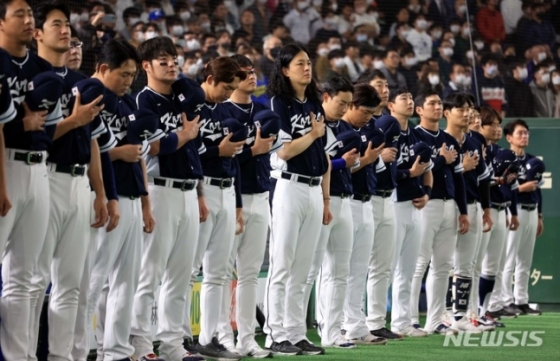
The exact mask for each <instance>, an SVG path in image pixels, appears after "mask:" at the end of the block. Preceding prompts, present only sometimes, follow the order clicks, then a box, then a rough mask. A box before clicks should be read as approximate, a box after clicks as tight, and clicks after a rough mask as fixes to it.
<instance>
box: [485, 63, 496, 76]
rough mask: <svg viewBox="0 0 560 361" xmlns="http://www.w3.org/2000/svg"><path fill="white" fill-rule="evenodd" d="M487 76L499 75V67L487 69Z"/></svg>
mask: <svg viewBox="0 0 560 361" xmlns="http://www.w3.org/2000/svg"><path fill="white" fill-rule="evenodd" d="M486 74H488V75H490V76H494V75H496V74H498V67H497V66H496V65H489V66H488V67H487V68H486Z"/></svg>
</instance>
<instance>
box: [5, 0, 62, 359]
mask: <svg viewBox="0 0 560 361" xmlns="http://www.w3.org/2000/svg"><path fill="white" fill-rule="evenodd" d="M1 6H2V9H3V12H2V19H1V21H0V47H1V48H3V49H4V50H5V51H6V52H7V53H9V55H11V57H12V58H11V61H10V64H9V65H8V66H6V67H2V75H4V77H3V78H5V79H6V81H7V83H4V84H3V89H4V91H8V92H10V93H11V95H12V98H13V101H14V105H15V109H16V112H17V115H16V116H15V118H14V119H13V120H12V121H10V122H8V123H6V124H4V126H3V136H4V140H5V147H6V150H5V154H4V157H5V158H3V160H4V159H5V176H4V178H5V183H4V184H3V185H0V189H1V188H4V189H5V192H2V193H3V194H2V199H1V202H2V203H1V204H2V208H3V211H2V216H3V217H0V250H1V251H2V252H3V255H4V257H3V265H2V279H3V284H2V300H1V304H0V316H1V318H2V326H1V330H0V343H1V344H2V350H3V352H4V356H5V358H6V359H7V360H26V359H27V350H28V348H29V345H30V334H29V324H30V321H31V314H32V312H33V311H32V310H33V307H32V305H31V297H32V296H31V294H30V293H31V286H32V276H33V269H34V267H35V265H36V264H37V260H38V257H39V254H40V252H41V249H42V247H43V243H44V238H45V234H46V232H47V227H48V217H45V215H47V214H49V207H50V189H49V182H48V178H47V173H48V171H47V166H46V160H47V150H48V149H49V148H50V146H51V145H52V137H53V134H54V130H55V125H56V124H57V123H58V122H60V121H61V120H62V114H61V113H60V108H59V105H60V103H58V102H57V104H56V105H57V106H56V107H52V106H49V104H46V103H42V102H39V103H38V104H36V105H44V106H46V108H36V109H34V111H33V110H31V109H30V108H29V106H28V105H27V103H26V97H27V95H28V94H29V83H30V82H31V81H32V79H33V78H34V77H35V76H37V75H38V74H40V73H43V72H45V71H50V70H51V69H52V67H51V66H50V64H48V63H47V62H46V61H44V60H43V59H41V58H39V57H38V56H37V55H36V54H34V53H32V52H30V51H28V50H27V46H28V45H29V44H30V43H31V40H32V36H33V30H34V29H35V20H34V18H33V15H32V12H31V8H30V7H29V5H28V4H27V2H25V1H23V0H17V1H15V0H14V1H10V2H3V3H2V5H1ZM50 74H53V73H50ZM8 85H9V86H8ZM60 90H61V89H53V90H52V91H53V93H55V94H56V93H58V94H60ZM49 98H50V97H49ZM54 101H55V102H56V100H54ZM49 108H50V109H56V110H55V111H51V113H50V114H49V115H47V113H49ZM8 109H9V108H8ZM11 117H12V116H11V115H8V116H7V118H3V120H6V119H10V118H11ZM6 193H7V194H8V195H9V197H10V198H9V201H8V200H7V197H6ZM10 202H11V206H12V209H11V210H10V211H9V212H7V211H8V210H9V206H10ZM6 212H7V214H6Z"/></svg>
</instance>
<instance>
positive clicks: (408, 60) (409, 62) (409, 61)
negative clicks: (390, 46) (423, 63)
mask: <svg viewBox="0 0 560 361" xmlns="http://www.w3.org/2000/svg"><path fill="white" fill-rule="evenodd" d="M404 63H405V64H406V65H407V66H414V65H416V64H418V59H416V58H406V59H405V60H404Z"/></svg>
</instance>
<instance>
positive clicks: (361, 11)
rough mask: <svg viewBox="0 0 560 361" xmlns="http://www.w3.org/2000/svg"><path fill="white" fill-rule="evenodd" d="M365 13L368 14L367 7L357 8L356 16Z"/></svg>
mask: <svg viewBox="0 0 560 361" xmlns="http://www.w3.org/2000/svg"><path fill="white" fill-rule="evenodd" d="M365 13H366V7H364V6H360V7H358V8H356V14H359V15H363V14H365Z"/></svg>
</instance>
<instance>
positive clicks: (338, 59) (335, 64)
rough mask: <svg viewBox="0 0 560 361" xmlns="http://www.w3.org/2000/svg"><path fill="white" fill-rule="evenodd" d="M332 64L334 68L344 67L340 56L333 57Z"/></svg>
mask: <svg viewBox="0 0 560 361" xmlns="http://www.w3.org/2000/svg"><path fill="white" fill-rule="evenodd" d="M334 66H335V68H338V69H340V68H343V67H344V59H342V58H336V59H334Z"/></svg>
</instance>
